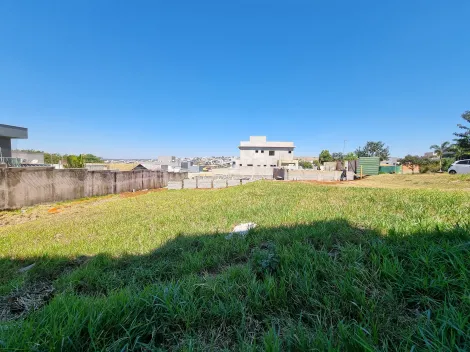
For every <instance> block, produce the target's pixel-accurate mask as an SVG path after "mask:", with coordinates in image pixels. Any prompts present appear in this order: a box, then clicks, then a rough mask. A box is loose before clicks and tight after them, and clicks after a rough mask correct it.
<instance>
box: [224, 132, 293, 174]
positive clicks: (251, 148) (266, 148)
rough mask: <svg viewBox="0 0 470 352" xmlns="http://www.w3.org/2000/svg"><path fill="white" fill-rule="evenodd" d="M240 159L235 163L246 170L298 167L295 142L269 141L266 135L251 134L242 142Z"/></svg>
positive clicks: (236, 166) (237, 166)
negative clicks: (295, 157) (295, 158)
mask: <svg viewBox="0 0 470 352" xmlns="http://www.w3.org/2000/svg"><path fill="white" fill-rule="evenodd" d="M238 148H239V149H240V159H238V160H237V161H236V164H235V165H233V166H234V167H235V168H239V169H242V170H244V171H247V172H250V171H261V170H263V169H264V170H266V171H267V170H269V169H272V168H275V167H284V168H287V169H298V168H299V162H298V160H294V149H295V146H294V142H268V141H267V140H266V136H251V137H250V140H249V141H242V142H240V146H239V147H238Z"/></svg>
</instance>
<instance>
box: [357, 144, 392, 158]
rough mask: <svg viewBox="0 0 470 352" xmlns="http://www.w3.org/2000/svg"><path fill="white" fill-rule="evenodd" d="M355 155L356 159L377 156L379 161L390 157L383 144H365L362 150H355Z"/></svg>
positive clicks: (387, 149)
mask: <svg viewBox="0 0 470 352" xmlns="http://www.w3.org/2000/svg"><path fill="white" fill-rule="evenodd" d="M356 155H357V156H358V157H371V156H378V157H379V158H380V160H381V161H383V160H387V159H388V158H389V157H390V150H389V148H388V147H386V146H385V143H384V142H380V141H379V142H370V141H369V142H367V143H366V145H365V146H364V148H357V150H356Z"/></svg>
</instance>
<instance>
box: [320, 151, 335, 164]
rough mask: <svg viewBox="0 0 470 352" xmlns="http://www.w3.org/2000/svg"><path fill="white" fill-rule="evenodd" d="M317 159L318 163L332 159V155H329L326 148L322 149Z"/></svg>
mask: <svg viewBox="0 0 470 352" xmlns="http://www.w3.org/2000/svg"><path fill="white" fill-rule="evenodd" d="M318 160H319V161H320V163H322V164H323V163H326V162H328V161H333V157H332V156H331V154H330V152H329V151H328V150H322V152H321V153H320V156H319V157H318Z"/></svg>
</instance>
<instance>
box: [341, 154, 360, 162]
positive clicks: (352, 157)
mask: <svg viewBox="0 0 470 352" xmlns="http://www.w3.org/2000/svg"><path fill="white" fill-rule="evenodd" d="M344 160H346V161H353V160H357V155H356V154H354V153H352V152H351V153H348V154H346V155H345V156H344Z"/></svg>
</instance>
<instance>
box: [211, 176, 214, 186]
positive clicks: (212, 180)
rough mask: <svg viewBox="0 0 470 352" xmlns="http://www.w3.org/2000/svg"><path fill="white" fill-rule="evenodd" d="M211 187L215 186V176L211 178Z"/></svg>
mask: <svg viewBox="0 0 470 352" xmlns="http://www.w3.org/2000/svg"><path fill="white" fill-rule="evenodd" d="M211 188H214V177H212V178H211Z"/></svg>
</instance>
